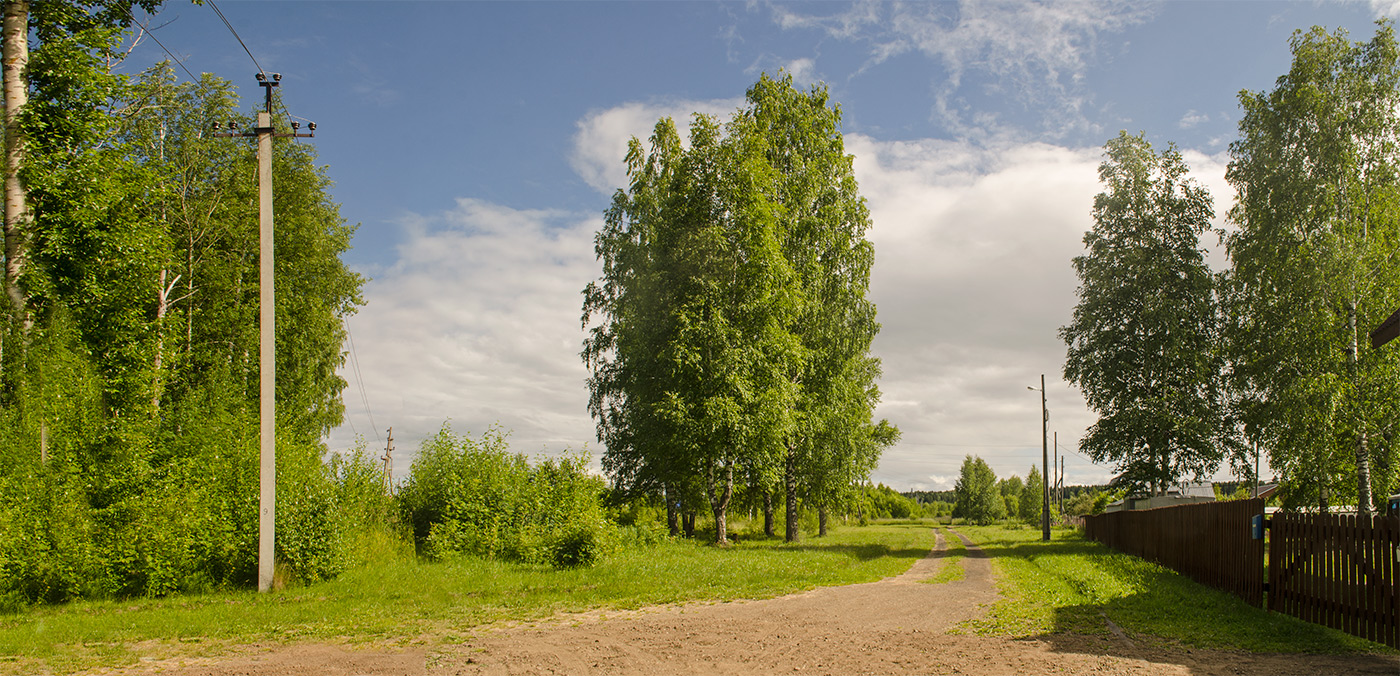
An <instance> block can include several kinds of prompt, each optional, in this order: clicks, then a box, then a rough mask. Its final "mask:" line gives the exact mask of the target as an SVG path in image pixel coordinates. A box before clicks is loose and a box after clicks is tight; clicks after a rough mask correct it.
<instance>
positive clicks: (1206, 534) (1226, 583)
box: [1084, 498, 1264, 606]
mask: <svg viewBox="0 0 1400 676" xmlns="http://www.w3.org/2000/svg"><path fill="white" fill-rule="evenodd" d="M1263 513H1264V501H1263V500H1261V499H1258V498H1255V499H1252V500H1230V501H1226V502H1202V503H1197V504H1193V505H1179V506H1176V507H1158V508H1156V509H1142V510H1126V511H1122V512H1111V513H1108V514H1099V515H1097V516H1089V517H1085V519H1084V533H1085V535H1087V536H1088V537H1089V539H1091V540H1095V541H1097V542H1102V543H1103V544H1105V545H1108V546H1109V547H1112V548H1114V549H1117V550H1119V551H1121V552H1125V553H1128V554H1132V555H1134V556H1140V557H1142V558H1144V559H1147V560H1149V561H1156V562H1157V563H1160V564H1162V565H1163V566H1166V567H1167V568H1171V569H1172V570H1175V571H1177V572H1179V573H1181V574H1183V575H1186V576H1187V577H1189V578H1191V579H1193V580H1195V581H1197V582H1199V583H1201V584H1204V585H1207V586H1210V587H1215V588H1216V589H1220V590H1222V591H1225V592H1229V593H1231V594H1234V595H1235V596H1238V597H1240V598H1242V599H1244V600H1245V601H1247V602H1249V603H1251V604H1253V605H1255V606H1262V605H1263V594H1264V541H1263V540H1255V539H1254V538H1253V537H1252V536H1251V534H1250V527H1251V520H1252V519H1253V518H1254V516H1255V515H1256V514H1263Z"/></svg>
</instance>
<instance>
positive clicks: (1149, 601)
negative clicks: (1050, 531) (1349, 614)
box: [959, 526, 1396, 654]
mask: <svg viewBox="0 0 1400 676" xmlns="http://www.w3.org/2000/svg"><path fill="white" fill-rule="evenodd" d="M959 530H960V531H961V532H962V533H963V534H965V535H967V536H968V538H969V539H971V540H972V541H973V542H975V543H977V544H978V545H979V546H980V547H982V549H983V550H984V551H985V552H987V554H988V556H990V557H991V560H992V567H993V569H994V570H995V571H996V573H997V584H998V586H999V588H1000V591H1001V593H1002V596H1003V597H1004V598H1003V599H1002V600H1001V601H998V602H997V603H996V604H994V605H993V606H992V608H991V609H990V610H989V611H988V612H987V614H986V615H985V616H983V617H982V618H980V619H977V620H973V621H971V622H967V623H965V624H964V625H963V626H962V627H961V629H962V630H964V631H971V632H974V633H977V634H983V635H1001V636H1013V637H1025V636H1039V635H1045V634H1055V633H1078V634H1106V633H1108V630H1107V625H1106V623H1105V618H1107V619H1110V620H1112V621H1113V622H1115V623H1117V624H1118V625H1119V626H1120V627H1122V628H1123V629H1124V630H1125V631H1126V632H1128V633H1129V634H1135V635H1137V636H1138V637H1139V638H1146V637H1157V638H1160V639H1166V640H1168V641H1176V642H1179V643H1181V644H1184V645H1187V646H1192V647H1199V648H1215V649H1226V650H1245V651H1249V652H1270V653H1329V654H1349V653H1389V654H1394V653H1395V652H1396V651H1393V650H1390V649H1389V648H1386V647H1385V646H1383V645H1380V644H1377V643H1372V642H1370V641H1366V640H1364V639H1360V638H1357V637H1354V636H1351V635H1349V634H1345V633H1342V632H1339V631H1335V630H1332V629H1328V628H1326V627H1322V626H1319V625H1315V624H1311V623H1308V622H1303V621H1301V620H1298V619H1295V618H1292V617H1289V616H1287V615H1281V614H1279V613H1271V612H1268V611H1266V610H1263V609H1261V608H1256V607H1254V606H1251V605H1249V604H1247V603H1245V602H1244V601H1242V600H1240V599H1238V598H1236V597H1234V596H1231V595H1229V594H1226V593H1224V592H1221V591H1217V590H1215V589H1212V588H1210V587H1206V586H1203V585H1200V584H1197V583H1196V582H1193V581H1192V580H1190V579H1188V578H1186V577H1184V576H1182V575H1178V574H1177V573H1175V572H1174V571H1171V570H1168V569H1166V568H1163V567H1161V566H1159V565H1157V564H1155V563H1150V562H1148V561H1145V560H1143V559H1139V558H1137V557H1134V556H1128V555H1127V554H1121V553H1118V552H1115V551H1113V550H1112V549H1109V548H1108V547H1105V546H1103V545H1101V544H1098V543H1096V542H1092V541H1089V540H1087V539H1085V538H1084V536H1083V535H1082V534H1080V533H1078V532H1076V531H1065V530H1056V531H1055V532H1054V536H1053V538H1052V539H1051V541H1050V542H1041V540H1040V537H1041V533H1040V531H1039V530H1038V529H1027V528H1020V529H1008V528H1005V527H1001V526H987V527H973V526H968V527H960V528H959Z"/></svg>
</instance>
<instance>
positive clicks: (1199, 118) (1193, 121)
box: [1176, 110, 1210, 129]
mask: <svg viewBox="0 0 1400 676" xmlns="http://www.w3.org/2000/svg"><path fill="white" fill-rule="evenodd" d="M1202 122H1210V116H1209V115H1206V114H1205V113H1198V112H1196V111H1195V110H1188V111H1186V114H1185V115H1182V116H1181V119H1180V120H1179V121H1177V123H1176V126H1178V127H1180V128H1182V129H1190V128H1192V127H1194V126H1196V125H1198V124H1201V123H1202Z"/></svg>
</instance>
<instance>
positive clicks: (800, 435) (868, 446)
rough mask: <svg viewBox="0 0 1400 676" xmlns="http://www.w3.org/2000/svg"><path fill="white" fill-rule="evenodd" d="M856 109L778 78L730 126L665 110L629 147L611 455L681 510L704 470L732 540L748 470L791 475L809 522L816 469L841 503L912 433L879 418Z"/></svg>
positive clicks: (608, 463) (599, 401)
mask: <svg viewBox="0 0 1400 676" xmlns="http://www.w3.org/2000/svg"><path fill="white" fill-rule="evenodd" d="M839 119H840V117H839V112H838V111H837V110H836V109H834V108H832V107H829V105H828V99H827V93H826V90H825V88H823V87H814V88H813V89H812V90H810V91H807V92H802V91H799V90H796V89H795V88H793V86H792V81H791V77H783V78H781V79H776V80H775V79H771V78H768V77H767V76H766V75H765V76H763V77H762V78H761V79H760V80H759V82H758V83H757V84H756V85H755V86H754V87H753V88H751V89H750V90H749V93H748V106H747V107H746V108H744V109H741V110H740V111H738V112H737V113H736V114H735V115H734V116H733V118H731V119H730V120H729V121H728V122H725V123H723V124H721V123H720V121H719V120H717V119H715V118H711V117H707V116H704V115H696V116H695V117H694V118H693V120H692V123H691V126H690V137H689V144H688V147H686V145H684V144H682V143H681V140H680V135H679V133H678V132H677V130H676V128H675V124H674V123H673V122H672V121H671V120H669V119H663V120H661V121H659V122H658V123H657V125H656V127H655V130H654V132H653V134H652V137H651V139H650V145H649V148H646V149H644V148H643V145H642V143H641V142H640V141H639V140H637V139H632V141H631V143H630V144H629V150H628V154H627V169H628V177H629V182H630V185H629V186H628V188H627V189H625V190H619V191H618V192H617V193H616V195H615V196H614V199H613V205H612V208H611V209H609V210H608V212H607V214H606V218H605V224H604V227H603V228H602V230H600V231H599V233H598V235H597V237H596V240H595V242H596V251H597V254H598V259H599V260H600V261H601V262H602V266H603V273H602V276H601V277H600V279H598V280H597V281H595V282H592V283H590V284H589V285H588V287H587V288H585V290H584V305H583V323H584V326H585V327H586V328H588V329H589V335H588V338H587V339H586V341H585V343H584V350H583V359H584V361H585V363H586V364H587V366H588V367H589V369H590V372H591V376H590V379H589V387H590V392H591V398H590V403H589V410H590V412H591V414H592V415H593V417H594V419H595V421H596V422H597V426H598V438H599V440H600V441H601V442H603V443H604V445H605V446H606V450H605V452H604V455H603V467H604V470H605V471H606V472H607V473H608V474H609V476H610V477H611V478H612V480H613V483H614V485H615V486H616V487H617V488H618V489H619V490H621V491H623V492H624V493H627V494H646V493H664V494H665V495H666V496H667V504H668V506H673V505H674V504H675V503H676V502H684V499H685V496H686V495H688V494H689V493H690V492H691V491H692V490H693V489H692V488H687V487H693V486H695V485H697V484H698V485H699V486H701V487H702V490H701V492H702V493H703V494H704V495H705V497H706V498H707V499H708V501H709V503H710V507H711V509H712V510H714V512H715V519H716V522H717V523H718V524H721V525H720V527H719V528H718V532H717V534H716V537H717V539H718V540H719V541H721V542H723V541H724V540H725V531H724V527H723V525H722V524H723V521H724V511H725V509H726V508H727V505H728V501H729V499H730V497H731V496H732V493H733V485H734V480H735V472H736V470H739V471H740V472H741V474H742V475H743V476H744V477H745V478H746V480H748V481H749V482H751V483H754V484H756V485H757V487H759V488H760V489H761V490H765V491H766V490H770V488H769V487H771V486H772V485H773V484H774V483H776V478H777V476H778V475H779V474H780V473H782V472H786V474H787V476H788V481H787V488H788V498H789V504H788V510H787V512H788V519H789V522H790V526H789V532H790V533H791V531H792V530H793V529H795V519H796V511H797V510H796V504H795V502H796V494H797V483H798V476H799V474H801V478H802V480H803V484H804V485H805V486H806V488H807V490H808V495H809V497H810V498H811V499H813V500H815V501H817V502H818V503H820V504H824V503H825V502H827V501H830V500H833V499H839V498H840V497H841V496H843V495H846V494H848V492H849V489H850V487H851V486H852V485H853V484H855V483H857V482H859V481H860V480H863V479H864V477H865V476H866V475H867V474H868V473H869V471H870V470H871V469H873V467H874V464H875V461H876V459H877V458H878V456H879V451H880V449H882V448H883V447H884V446H886V445H888V444H889V443H892V442H893V440H894V439H895V438H897V431H896V430H895V429H894V428H893V427H892V426H890V425H888V424H887V423H883V422H882V423H881V424H872V422H871V414H872V411H873V406H874V403H875V401H877V400H878V390H877V389H876V388H875V385H874V381H875V379H876V378H877V377H878V375H879V362H878V360H876V359H874V358H873V357H870V356H869V345H870V341H871V339H872V338H873V337H874V335H875V331H876V330H877V329H878V325H877V324H875V322H874V312H875V309H874V305H873V304H871V303H870V302H869V301H868V300H866V299H865V292H866V289H867V288H868V285H869V273H870V264H871V262H872V261H873V256H872V254H871V248H870V244H869V242H868V241H866V240H865V238H864V232H865V230H866V228H868V226H869V216H868V213H867V212H866V210H865V206H864V202H863V200H861V199H860V198H859V195H858V191H857V188H856V184H855V179H854V177H853V176H852V174H851V171H850V166H851V165H850V156H848V155H845V154H844V151H843V150H842V145H841V135H840V132H839V131H838V125H839ZM595 318H596V319H597V321H596V322H595ZM780 460H781V461H782V462H780Z"/></svg>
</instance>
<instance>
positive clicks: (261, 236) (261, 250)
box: [215, 73, 316, 592]
mask: <svg viewBox="0 0 1400 676" xmlns="http://www.w3.org/2000/svg"><path fill="white" fill-rule="evenodd" d="M257 78H258V86H260V87H262V88H263V97H264V100H265V101H266V104H267V106H266V110H262V111H258V117H257V124H256V126H254V128H253V131H252V132H246V133H237V132H236V131H230V132H229V133H227V134H215V136H237V137H244V138H250V137H256V138H257V139H258V417H259V425H258V437H259V451H258V472H259V475H258V485H259V492H258V591H260V592H265V591H268V590H270V589H272V577H273V571H274V566H273V562H274V557H275V556H276V551H277V550H276V537H275V535H274V533H275V531H276V528H277V349H276V339H277V333H276V330H275V329H276V315H277V297H276V294H275V293H274V292H275V289H276V282H275V279H274V275H273V227H272V139H273V137H284V138H288V137H310V136H315V135H316V134H315V131H316V125H315V123H312V124H310V125H308V126H309V128H310V129H311V132H312V133H308V134H301V133H297V131H296V130H297V128H298V127H300V125H299V124H296V123H293V124H292V133H290V134H278V133H276V132H277V130H276V128H274V127H273V126H272V88H273V87H276V86H277V85H278V84H280V83H281V80H282V75H281V74H279V73H272V75H271V79H269V77H268V75H267V74H266V73H258V75H257ZM237 128H238V125H237V124H235V123H232V122H230V123H229V129H230V130H236V129H237Z"/></svg>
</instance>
